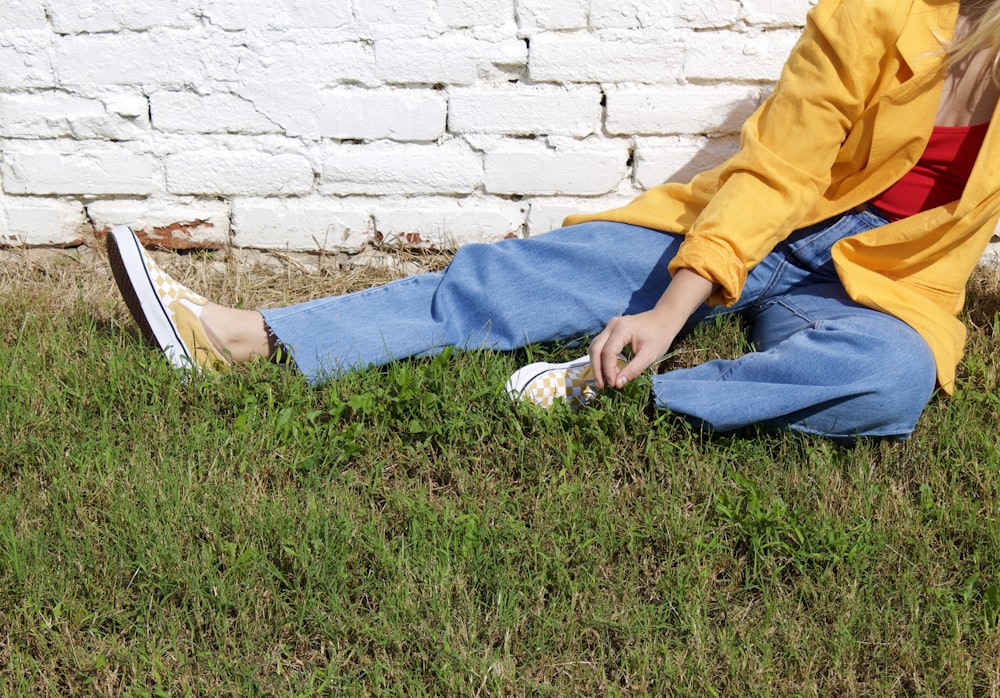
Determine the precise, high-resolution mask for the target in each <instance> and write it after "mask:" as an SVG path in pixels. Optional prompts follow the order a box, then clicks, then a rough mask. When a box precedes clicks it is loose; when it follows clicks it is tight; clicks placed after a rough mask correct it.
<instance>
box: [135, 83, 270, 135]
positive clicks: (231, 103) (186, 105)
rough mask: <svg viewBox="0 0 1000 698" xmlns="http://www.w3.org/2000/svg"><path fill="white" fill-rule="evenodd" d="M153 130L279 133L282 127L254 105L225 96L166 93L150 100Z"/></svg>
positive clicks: (154, 95)
mask: <svg viewBox="0 0 1000 698" xmlns="http://www.w3.org/2000/svg"><path fill="white" fill-rule="evenodd" d="M150 111H151V113H152V117H153V126H154V127H155V128H156V129H157V130H159V131H170V132H180V133H184V132H188V133H250V134H255V133H256V134H259V133H277V132H280V130H281V129H280V127H279V126H278V125H277V124H275V123H274V122H273V121H271V120H270V119H268V118H267V117H266V116H264V115H263V114H261V113H260V111H258V109H257V108H256V107H255V106H254V104H253V102H251V101H250V100H247V99H244V98H242V97H240V96H238V95H233V94H226V93H223V92H219V93H211V94H207V95H200V94H195V93H193V92H174V91H170V90H163V91H160V92H157V93H155V94H153V95H152V96H151V97H150Z"/></svg>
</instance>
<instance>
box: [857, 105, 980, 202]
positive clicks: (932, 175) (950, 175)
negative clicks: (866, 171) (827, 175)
mask: <svg viewBox="0 0 1000 698" xmlns="http://www.w3.org/2000/svg"><path fill="white" fill-rule="evenodd" d="M989 125H990V124H989V122H986V123H983V124H976V125H975V126H935V127H934V130H933V131H932V132H931V138H930V141H928V143H927V149H926V150H924V154H923V155H921V156H920V161H919V162H917V164H916V165H914V166H913V169H912V170H910V171H909V172H907V173H906V174H905V175H903V178H902V179H900V180H899V181H898V182H896V183H895V184H893V185H892V186H891V187H889V188H888V189H886V190H885V191H884V192H882V193H881V194H880V195H878V196H877V197H875V198H874V199H872V201H871V203H872V204H873V205H874V206H875V207H876V208H878V209H879V210H881V211H883V212H885V213H886V214H887V216H888V217H889V219H890V220H894V221H896V220H899V219H900V218H906V217H907V216H912V215H913V214H914V213H920V212H921V211H926V210H927V209H930V208H934V207H935V206H941V205H942V204H946V203H948V202H950V201H955V200H956V199H959V198H961V196H962V190H963V189H965V183H966V182H967V181H968V179H969V175H970V174H971V173H972V166H973V165H974V164H975V162H976V156H977V155H979V149H980V147H981V146H982V145H983V140H984V139H985V138H986V129H987V127H988V126H989Z"/></svg>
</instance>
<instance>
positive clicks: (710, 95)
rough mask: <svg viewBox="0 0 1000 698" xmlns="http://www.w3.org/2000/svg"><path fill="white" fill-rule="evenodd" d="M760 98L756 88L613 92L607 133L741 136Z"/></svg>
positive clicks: (692, 87)
mask: <svg viewBox="0 0 1000 698" xmlns="http://www.w3.org/2000/svg"><path fill="white" fill-rule="evenodd" d="M760 98H761V96H760V89H759V88H757V87H739V86H737V87H731V86H727V85H711V86H703V85H684V86H682V87H671V88H665V89H655V88H622V89H612V90H609V91H608V94H607V116H606V119H605V129H606V130H607V132H608V133H610V134H617V135H633V134H645V135H669V134H696V133H712V134H720V133H738V132H739V130H740V127H741V126H742V125H743V122H744V121H746V119H747V117H749V116H750V114H752V113H753V111H754V109H756V108H757V106H758V104H759V102H760Z"/></svg>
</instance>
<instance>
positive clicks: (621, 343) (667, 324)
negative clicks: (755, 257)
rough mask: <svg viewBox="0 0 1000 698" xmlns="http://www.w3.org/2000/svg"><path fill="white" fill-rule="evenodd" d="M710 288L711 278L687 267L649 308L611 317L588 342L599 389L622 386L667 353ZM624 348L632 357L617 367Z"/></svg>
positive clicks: (712, 285) (709, 293) (678, 273)
mask: <svg viewBox="0 0 1000 698" xmlns="http://www.w3.org/2000/svg"><path fill="white" fill-rule="evenodd" d="M713 290H714V284H712V282H711V281H708V280H707V279H704V278H703V277H701V276H699V275H698V274H697V273H695V272H693V271H691V270H690V269H679V270H678V271H677V273H676V274H674V277H673V280H672V281H671V282H670V284H669V285H668V286H667V289H666V290H665V291H664V292H663V295H662V296H660V300H659V301H657V303H656V305H655V306H654V307H653V308H652V310H647V311H646V312H644V313H638V314H636V315H624V316H621V317H616V318H613V319H612V320H611V322H609V323H608V326H607V327H605V328H604V331H603V332H601V333H600V334H599V335H597V336H596V337H595V338H594V340H593V341H592V342H591V344H590V361H591V364H592V365H593V367H594V377H595V378H596V380H597V387H598V389H603V388H604V386H612V387H615V388H621V387H623V386H624V385H625V384H626V383H628V382H629V381H632V380H634V379H636V378H638V377H639V376H640V375H642V372H643V371H645V370H646V369H647V368H649V367H650V365H652V363H653V362H654V361H656V360H657V359H659V358H660V357H661V356H663V355H664V354H666V353H667V350H668V349H669V348H670V345H671V344H673V342H674V338H675V337H676V336H677V333H678V332H680V331H681V329H682V328H683V327H684V324H685V323H686V322H687V321H688V318H689V317H691V314H692V313H693V312H694V311H695V310H697V309H698V308H699V307H700V306H701V305H702V304H703V303H704V302H705V301H706V300H707V299H708V297H709V295H711V294H712V292H713ZM625 347H632V359H631V361H629V362H628V364H627V365H626V366H625V367H624V368H623V369H621V370H619V369H618V358H617V357H618V355H619V354H621V353H622V350H624V349H625Z"/></svg>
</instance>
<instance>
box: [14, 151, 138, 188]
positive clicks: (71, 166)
mask: <svg viewBox="0 0 1000 698" xmlns="http://www.w3.org/2000/svg"><path fill="white" fill-rule="evenodd" d="M0 170H2V172H3V187H4V191H5V192H6V193H8V194H36V195H60V194H61V195H80V196H102V195H109V194H129V195H143V194H150V193H151V192H152V191H153V185H154V173H155V167H154V160H153V157H152V156H150V155H148V154H145V153H137V152H134V151H133V150H130V149H128V148H126V147H123V146H120V145H116V144H113V143H100V142H88V143H86V144H78V143H74V142H70V141H65V140H60V141H53V142H39V141H9V142H8V143H7V144H6V145H5V146H4V151H3V160H2V162H0Z"/></svg>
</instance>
